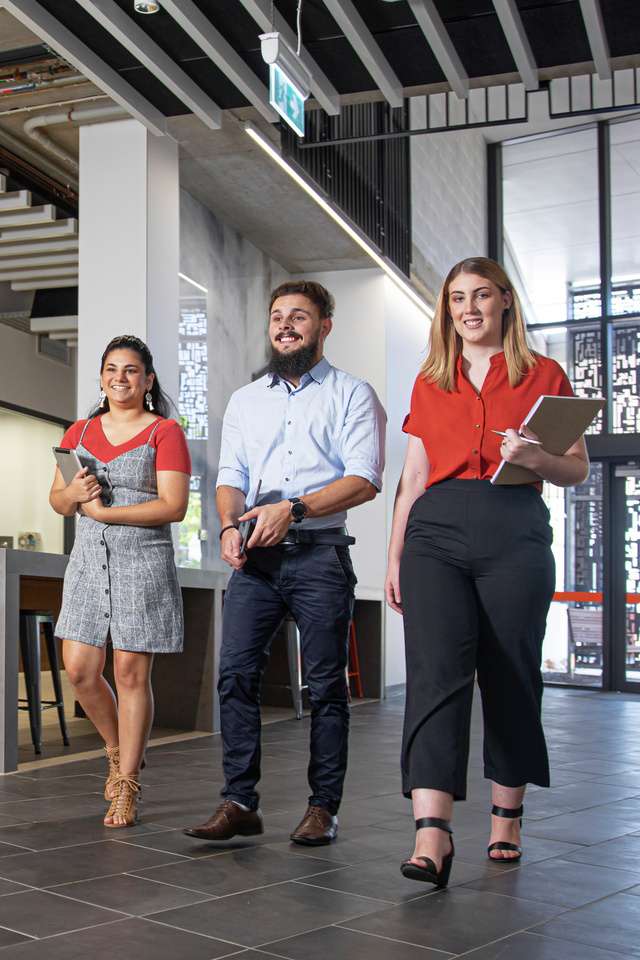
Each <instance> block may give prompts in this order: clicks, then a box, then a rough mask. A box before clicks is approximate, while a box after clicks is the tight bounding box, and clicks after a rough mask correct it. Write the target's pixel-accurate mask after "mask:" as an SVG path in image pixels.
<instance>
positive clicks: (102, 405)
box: [98, 390, 107, 410]
mask: <svg viewBox="0 0 640 960" xmlns="http://www.w3.org/2000/svg"><path fill="white" fill-rule="evenodd" d="M106 399H107V395H106V393H105V392H104V390H101V391H100V398H99V400H98V406H99V407H100V409H101V410H104V408H105V401H106Z"/></svg>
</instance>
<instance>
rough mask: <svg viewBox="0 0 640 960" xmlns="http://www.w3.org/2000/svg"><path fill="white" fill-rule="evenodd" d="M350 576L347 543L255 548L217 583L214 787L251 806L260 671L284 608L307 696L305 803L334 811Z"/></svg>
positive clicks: (342, 768)
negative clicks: (218, 782) (220, 601)
mask: <svg viewBox="0 0 640 960" xmlns="http://www.w3.org/2000/svg"><path fill="white" fill-rule="evenodd" d="M355 583H356V578H355V576H354V574H353V568H352V566H351V560H350V558H349V548H348V547H333V546H320V545H317V546H315V545H309V544H304V545H302V544H295V545H283V546H275V547H262V548H256V549H254V550H251V551H249V554H248V559H247V562H246V564H245V566H244V567H243V568H242V570H240V571H234V573H233V575H232V577H231V580H230V582H229V586H228V588H227V591H226V593H225V600H224V610H223V619H222V649H221V653H220V676H219V680H218V693H219V695H220V720H221V725H222V743H223V766H224V774H225V787H224V790H223V791H222V795H223V797H226V798H228V799H230V800H237V801H238V802H239V803H243V804H245V805H246V806H247V807H249V808H250V809H252V810H253V809H256V808H257V806H258V800H259V795H258V793H257V791H256V785H257V783H258V781H259V779H260V681H261V678H262V674H263V672H264V668H265V666H266V662H267V658H268V655H269V649H270V646H271V639H272V637H273V635H274V633H275V632H276V630H277V629H278V627H279V626H280V624H281V622H282V620H283V618H284V617H285V615H286V614H287V612H289V611H290V612H291V615H292V616H293V618H294V619H295V621H296V623H297V625H298V629H299V631H300V641H301V650H302V668H303V675H304V681H305V683H306V684H307V685H308V693H309V700H310V703H311V744H310V760H309V769H308V777H309V786H310V788H311V796H310V797H309V804H312V805H317V806H321V807H326V809H327V810H329V812H330V813H332V814H333V813H336V812H337V810H338V807H339V805H340V800H341V797H342V786H343V782H344V777H345V773H346V769H347V746H348V735H349V703H348V696H347V680H346V666H347V654H348V633H349V621H350V619H351V615H352V611H353V589H354V586H355Z"/></svg>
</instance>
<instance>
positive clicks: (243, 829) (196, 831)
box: [182, 800, 264, 840]
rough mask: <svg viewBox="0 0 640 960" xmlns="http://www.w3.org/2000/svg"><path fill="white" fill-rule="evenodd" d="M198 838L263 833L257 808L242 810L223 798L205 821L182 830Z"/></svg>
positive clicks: (216, 838) (229, 838)
mask: <svg viewBox="0 0 640 960" xmlns="http://www.w3.org/2000/svg"><path fill="white" fill-rule="evenodd" d="M182 832H183V833H186V835H187V836H188V837H197V838H198V840H231V838H232V837H255V836H257V835H258V834H259V833H264V825H263V823H262V814H261V813H260V811H259V810H243V809H242V807H239V806H238V804H237V803H234V802H233V801H232V800H223V802H222V803H221V804H220V806H219V807H218V808H217V810H215V811H214V813H213V814H212V815H211V816H210V817H209V819H208V820H207V822H206V823H203V824H201V825H200V826H199V827H187V828H186V830H183V831H182Z"/></svg>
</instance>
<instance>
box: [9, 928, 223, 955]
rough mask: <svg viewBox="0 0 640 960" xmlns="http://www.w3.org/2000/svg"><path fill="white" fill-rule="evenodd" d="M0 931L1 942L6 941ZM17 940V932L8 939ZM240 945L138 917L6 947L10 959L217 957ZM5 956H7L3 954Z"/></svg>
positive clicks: (13, 941) (10, 941)
mask: <svg viewBox="0 0 640 960" xmlns="http://www.w3.org/2000/svg"><path fill="white" fill-rule="evenodd" d="M2 942H3V941H2V931H0V944H2ZM15 942H17V935H14V939H13V940H7V943H15ZM239 949H240V948H238V947H236V946H234V945H233V944H229V943H221V942H220V941H218V940H214V939H211V938H210V937H201V936H198V935H196V934H193V933H188V932H185V931H183V930H174V929H172V928H171V927H166V926H162V925H161V924H159V923H154V922H152V921H150V920H142V919H139V918H137V917H136V918H134V919H130V920H118V921H116V922H115V923H108V924H102V925H101V926H99V927H90V928H89V929H88V930H79V931H77V932H76V933H65V934H61V935H60V936H57V937H49V938H47V939H46V940H31V941H29V942H28V943H27V942H23V943H21V944H20V946H19V947H12V948H11V949H10V950H8V951H6V950H5V951H4V957H6V958H7V960H103V958H105V960H107V958H113V957H120V958H137V960H147V958H151V957H152V958H153V960H178V958H179V960H217V958H219V957H227V956H232V955H233V954H234V953H238V950H239ZM3 960H4V958H3Z"/></svg>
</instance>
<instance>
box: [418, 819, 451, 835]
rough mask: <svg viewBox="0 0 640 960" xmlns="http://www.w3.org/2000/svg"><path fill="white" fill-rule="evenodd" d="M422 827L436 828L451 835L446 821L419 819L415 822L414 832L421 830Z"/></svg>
mask: <svg viewBox="0 0 640 960" xmlns="http://www.w3.org/2000/svg"><path fill="white" fill-rule="evenodd" d="M424 827H436V828H437V829H438V830H444V832H445V833H453V830H452V829H451V826H450V824H449V821H448V820H440V818H439V817H420V819H419V820H416V830H422V829H423V828H424Z"/></svg>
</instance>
